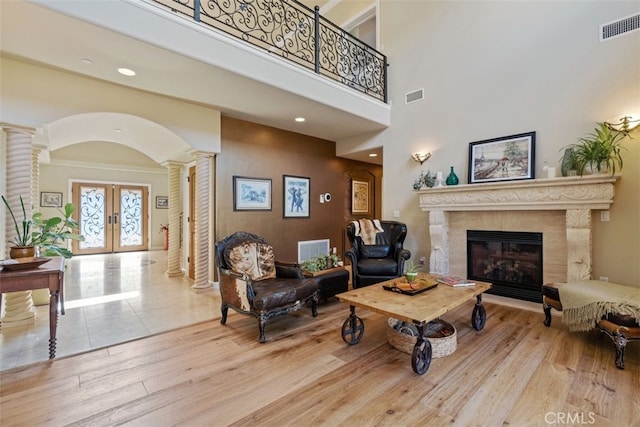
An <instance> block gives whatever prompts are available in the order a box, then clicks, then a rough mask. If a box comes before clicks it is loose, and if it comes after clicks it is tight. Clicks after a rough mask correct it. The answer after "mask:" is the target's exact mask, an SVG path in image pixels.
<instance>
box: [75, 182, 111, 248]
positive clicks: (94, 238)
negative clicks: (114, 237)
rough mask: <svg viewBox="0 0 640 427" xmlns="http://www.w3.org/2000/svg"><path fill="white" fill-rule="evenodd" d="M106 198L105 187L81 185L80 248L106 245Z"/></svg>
mask: <svg viewBox="0 0 640 427" xmlns="http://www.w3.org/2000/svg"><path fill="white" fill-rule="evenodd" d="M106 200H107V199H106V194H105V188H104V187H85V186H81V187H80V234H82V235H83V236H84V241H83V242H80V243H79V247H80V249H88V248H104V247H105V245H106V241H105V240H106V236H105V211H106Z"/></svg>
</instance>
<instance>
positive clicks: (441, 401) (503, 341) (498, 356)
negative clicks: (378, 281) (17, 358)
mask: <svg viewBox="0 0 640 427" xmlns="http://www.w3.org/2000/svg"><path fill="white" fill-rule="evenodd" d="M472 307H473V301H470V302H469V303H468V304H465V305H463V306H461V307H459V308H457V309H456V310H454V311H452V312H449V313H447V315H446V316H444V319H445V320H447V321H449V322H450V323H453V324H454V325H455V326H456V328H457V331H458V348H457V350H456V351H455V352H454V353H453V354H452V355H450V356H447V357H444V358H440V359H434V360H433V361H432V363H431V367H430V369H429V370H428V371H427V372H426V374H425V375H423V376H418V375H416V374H415V373H414V372H413V371H412V369H411V363H410V356H409V355H408V354H405V353H402V352H400V351H398V350H395V349H393V348H392V347H391V346H390V345H389V344H388V342H387V340H386V333H385V331H386V329H385V328H386V327H387V319H386V318H385V317H383V316H381V315H378V314H375V313H371V312H367V311H366V310H359V311H358V312H357V313H358V315H359V316H360V317H362V318H363V320H364V322H365V328H366V331H365V333H364V337H363V339H362V341H361V342H360V344H357V345H354V346H348V345H346V344H345V343H344V342H343V341H342V338H341V337H340V332H339V331H340V327H341V325H342V322H343V321H344V320H345V318H346V317H347V315H348V308H347V306H346V305H344V304H341V303H339V302H337V301H329V302H328V303H326V304H323V305H321V306H320V307H319V316H318V317H317V318H313V317H311V314H310V310H309V309H303V310H300V311H297V312H295V313H292V314H290V315H287V316H281V317H278V318H276V319H272V320H271V321H270V322H269V323H268V324H267V343H265V344H259V343H258V332H257V329H258V328H257V322H256V320H255V319H254V318H251V317H248V316H242V315H240V314H237V313H235V312H231V311H230V314H229V318H228V322H227V325H225V326H223V325H220V323H219V320H212V321H207V322H202V323H199V324H196V325H193V326H189V327H185V328H181V329H178V330H175V331H171V332H167V333H163V334H159V335H156V336H152V337H149V338H144V339H140V340H136V341H133V342H129V343H125V344H121V345H115V346H112V347H109V348H105V349H101V350H96V351H91V352H88V353H85V354H81V355H77V356H71V357H67V358H61V359H58V360H55V361H53V362H44V363H38V364H35V365H31V366H28V367H23V368H15V369H11V370H7V371H4V372H1V373H0V383H1V385H2V389H1V391H0V424H1V425H3V426H5V425H7V426H9V425H12V426H13V425H34V426H35V425H38V426H45V425H46V426H49V425H51V426H61V425H76V426H112V425H122V424H124V425H140V426H169V425H182V426H227V425H246V426H283V425H287V426H289V425H291V426H308V425H322V426H338V425H345V426H378V425H379V426H448V425H455V426H488V427H490V426H499V425H511V426H545V425H594V426H612V427H613V426H615V427H620V426H638V425H640V421H639V420H640V399H639V398H638V395H639V394H638V391H639V390H640V345H639V343H630V344H629V345H628V348H627V355H626V364H627V367H626V369H625V370H618V369H617V368H616V367H615V364H614V350H613V344H612V342H611V340H610V339H609V338H608V337H606V336H604V335H603V334H601V333H599V332H596V331H593V332H589V333H569V332H568V330H567V328H566V327H565V326H564V324H562V322H561V321H560V319H559V318H558V317H554V319H553V323H552V325H551V327H550V328H546V327H545V326H544V325H543V324H542V320H543V314H542V310H540V311H539V312H535V311H527V310H522V309H519V308H513V307H508V306H504V305H498V304H495V303H488V302H485V307H486V308H487V313H488V318H487V324H486V326H485V328H484V329H483V330H482V331H479V332H478V331H475V330H474V329H472V328H471V326H470V317H471V310H472Z"/></svg>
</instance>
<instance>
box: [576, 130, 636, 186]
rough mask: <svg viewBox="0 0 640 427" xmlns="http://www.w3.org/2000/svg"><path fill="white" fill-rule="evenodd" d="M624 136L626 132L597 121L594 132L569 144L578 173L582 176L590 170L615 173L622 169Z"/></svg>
mask: <svg viewBox="0 0 640 427" xmlns="http://www.w3.org/2000/svg"><path fill="white" fill-rule="evenodd" d="M624 137H625V135H624V133H622V132H618V131H615V130H611V129H610V128H609V127H608V126H607V125H606V124H605V123H597V126H596V127H595V128H594V132H592V133H590V134H588V135H587V136H585V137H582V138H579V139H578V142H577V143H575V144H571V145H569V146H567V147H566V148H570V149H571V151H572V156H573V161H574V162H575V166H576V170H577V172H578V175H581V176H582V175H583V174H584V173H585V171H589V170H591V171H593V172H596V171H597V172H610V173H611V175H613V174H615V173H616V170H622V166H623V161H622V150H624V149H625V148H624V147H623V146H622V140H623V139H624Z"/></svg>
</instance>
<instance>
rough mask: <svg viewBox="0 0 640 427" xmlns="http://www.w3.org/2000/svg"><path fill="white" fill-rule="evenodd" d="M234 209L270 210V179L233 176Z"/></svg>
mask: <svg viewBox="0 0 640 427" xmlns="http://www.w3.org/2000/svg"><path fill="white" fill-rule="evenodd" d="M233 210H234V211H270V210H271V179H270V178H248V177H245V176H234V177H233Z"/></svg>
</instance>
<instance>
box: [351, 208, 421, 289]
mask: <svg viewBox="0 0 640 427" xmlns="http://www.w3.org/2000/svg"><path fill="white" fill-rule="evenodd" d="M380 225H381V226H382V229H383V230H384V231H383V232H380V233H377V234H376V236H375V244H369V245H365V244H364V241H363V240H362V238H361V237H360V236H356V228H357V227H356V226H355V224H353V223H350V224H349V225H347V237H348V239H349V241H350V242H351V249H350V250H348V251H347V252H346V253H345V256H346V257H347V258H349V259H350V260H351V278H352V284H353V287H354V288H361V287H363V286H369V285H372V284H374V283H379V282H383V281H385V280H389V279H393V278H396V277H400V276H402V274H403V272H404V262H405V261H406V260H408V259H409V258H411V252H410V251H409V250H407V249H404V248H403V244H404V239H405V238H406V237H407V225H406V224H403V223H401V222H396V221H380Z"/></svg>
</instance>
